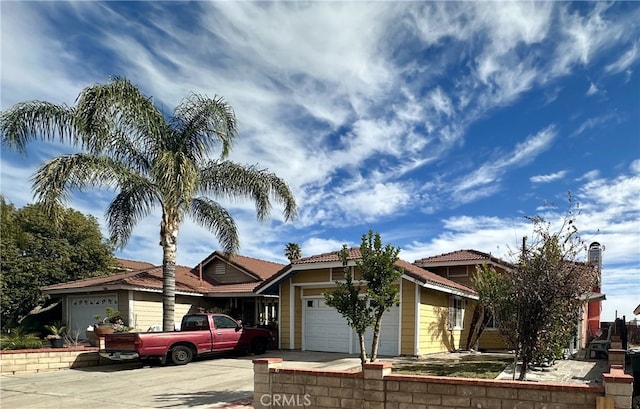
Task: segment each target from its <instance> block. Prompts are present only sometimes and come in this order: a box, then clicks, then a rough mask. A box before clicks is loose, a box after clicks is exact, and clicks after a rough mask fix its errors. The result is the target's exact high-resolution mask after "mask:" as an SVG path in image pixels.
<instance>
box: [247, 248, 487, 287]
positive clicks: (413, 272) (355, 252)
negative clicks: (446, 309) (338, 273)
mask: <svg viewBox="0 0 640 409" xmlns="http://www.w3.org/2000/svg"><path fill="white" fill-rule="evenodd" d="M347 252H348V255H347V259H348V260H358V259H361V258H362V254H361V253H360V248H359V247H351V248H349V249H347ZM339 261H341V260H340V251H332V252H329V253H322V254H317V255H314V256H310V257H305V258H301V259H298V260H294V261H292V263H291V265H290V268H283V269H282V270H281V271H280V272H279V273H278V274H275V275H274V276H272V277H271V278H270V279H268V280H266V281H265V282H264V283H262V284H261V285H260V286H259V287H258V288H265V287H269V286H270V285H271V284H273V283H274V282H276V281H278V279H279V278H284V277H285V276H286V275H287V274H288V273H289V272H291V270H292V269H294V268H295V266H296V265H299V264H312V263H327V262H339ZM396 267H399V268H402V269H403V270H404V273H405V274H406V275H408V276H410V277H412V278H414V279H416V280H418V281H420V282H422V283H423V284H426V283H430V284H432V285H435V286H439V287H443V288H447V289H450V290H456V291H461V292H463V293H466V294H469V295H475V294H476V292H475V291H474V290H473V289H471V288H469V287H467V286H465V285H462V284H460V283H457V282H455V281H452V280H449V279H447V278H444V277H442V276H439V275H437V274H435V273H432V272H431V271H428V270H425V269H423V268H421V267H418V266H416V265H414V264H411V263H409V262H408V261H404V260H398V261H397V262H396Z"/></svg>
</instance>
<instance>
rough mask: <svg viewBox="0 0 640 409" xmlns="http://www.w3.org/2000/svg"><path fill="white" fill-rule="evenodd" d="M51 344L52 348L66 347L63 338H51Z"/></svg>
mask: <svg viewBox="0 0 640 409" xmlns="http://www.w3.org/2000/svg"><path fill="white" fill-rule="evenodd" d="M49 343H50V344H51V348H62V347H64V339H62V338H49Z"/></svg>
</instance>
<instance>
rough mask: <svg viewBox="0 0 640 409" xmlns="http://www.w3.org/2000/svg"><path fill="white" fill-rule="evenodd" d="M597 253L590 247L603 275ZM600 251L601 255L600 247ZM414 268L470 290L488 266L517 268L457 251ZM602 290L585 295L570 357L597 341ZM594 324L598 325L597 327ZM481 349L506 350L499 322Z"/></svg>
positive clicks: (488, 256) (482, 339)
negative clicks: (595, 331)
mask: <svg viewBox="0 0 640 409" xmlns="http://www.w3.org/2000/svg"><path fill="white" fill-rule="evenodd" d="M594 244H598V243H594ZM593 250H595V246H594V245H593V244H592V245H591V247H590V254H589V256H590V260H589V262H590V263H591V264H594V263H595V264H596V265H597V268H598V272H599V271H600V266H599V265H598V262H599V260H601V253H600V254H597V253H594V251H593ZM597 250H598V251H601V250H600V247H599V244H598V248H597ZM414 264H415V265H417V266H420V267H422V268H426V269H428V270H429V271H431V272H433V273H435V274H438V275H440V276H442V277H446V278H448V279H450V280H452V281H456V282H458V283H461V284H464V285H466V286H468V287H470V288H474V285H473V280H472V277H473V272H474V271H476V268H478V267H480V266H481V265H483V264H487V265H489V266H491V267H493V268H494V269H495V270H496V271H498V272H502V273H509V272H511V271H514V270H515V269H516V266H515V265H514V264H512V263H509V262H507V261H504V260H501V259H499V258H497V257H494V256H492V255H491V254H488V253H483V252H481V251H478V250H457V251H453V252H450V253H445V254H440V255H437V256H432V257H426V258H423V259H420V260H416V261H415V262H414ZM598 282H600V278H598ZM599 289H600V288H599V285H598V286H596V287H594V288H593V291H592V292H591V293H589V294H585V295H584V296H583V297H582V301H583V304H582V307H581V311H580V312H579V319H578V322H577V324H576V330H575V337H574V339H573V340H572V342H571V344H570V345H568V346H567V350H568V352H569V353H570V354H573V353H574V352H575V351H576V350H578V349H584V348H585V347H586V345H587V342H588V340H590V339H592V338H593V337H594V336H593V334H592V332H593V326H594V325H596V326H597V328H599V327H600V308H601V307H600V303H601V302H602V300H605V299H606V297H605V295H604V294H601V293H600V292H599ZM469 307H470V308H472V307H473V305H469ZM596 310H597V311H596ZM594 321H595V322H596V323H597V324H593V323H594ZM478 348H479V349H481V350H482V349H504V348H506V344H505V342H504V340H503V339H502V337H501V336H500V333H499V331H498V329H497V325H496V322H495V320H492V321H491V322H490V323H489V325H488V326H487V328H485V330H484V332H483V334H482V336H481V337H480V341H479V345H478Z"/></svg>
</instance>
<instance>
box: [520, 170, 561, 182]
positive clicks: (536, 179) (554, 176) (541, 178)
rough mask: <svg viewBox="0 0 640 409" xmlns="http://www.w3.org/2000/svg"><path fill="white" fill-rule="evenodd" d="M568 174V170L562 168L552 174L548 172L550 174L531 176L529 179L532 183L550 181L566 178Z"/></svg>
mask: <svg viewBox="0 0 640 409" xmlns="http://www.w3.org/2000/svg"><path fill="white" fill-rule="evenodd" d="M566 174H567V171H566V170H561V171H559V172H556V173H551V174H548V175H536V176H531V177H530V178H529V180H530V181H531V182H532V183H549V182H553V181H555V180H558V179H562V178H564V177H565V176H566Z"/></svg>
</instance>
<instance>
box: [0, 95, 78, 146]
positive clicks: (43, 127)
mask: <svg viewBox="0 0 640 409" xmlns="http://www.w3.org/2000/svg"><path fill="white" fill-rule="evenodd" d="M0 132H1V133H2V144H3V145H5V146H8V147H11V148H15V149H16V150H18V151H19V152H24V151H25V148H26V144H27V142H29V141H30V140H32V139H34V138H41V139H43V140H49V141H52V140H54V139H57V138H59V139H60V140H61V141H63V142H65V141H66V142H70V143H71V144H73V145H77V144H78V142H79V140H80V139H79V136H78V134H77V133H76V132H75V109H74V108H71V107H68V106H66V105H64V104H63V105H56V104H52V103H50V102H45V101H28V102H22V103H18V104H16V105H14V106H13V107H11V108H9V109H8V110H6V111H3V112H2V113H0Z"/></svg>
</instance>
